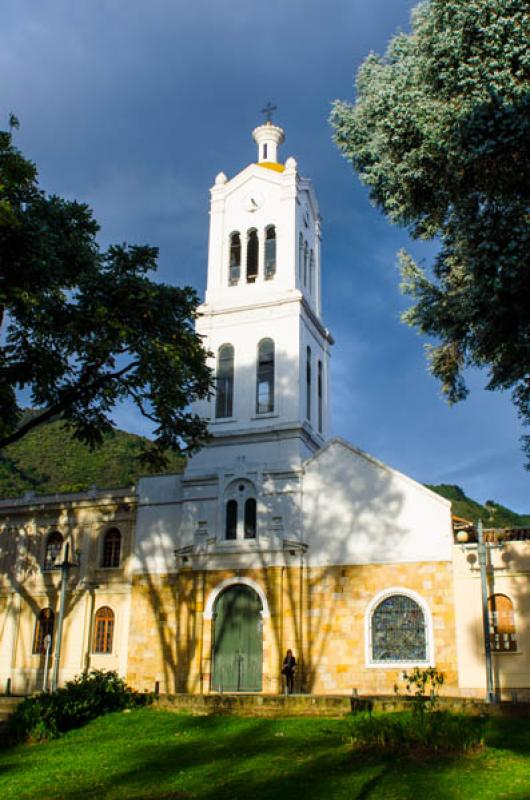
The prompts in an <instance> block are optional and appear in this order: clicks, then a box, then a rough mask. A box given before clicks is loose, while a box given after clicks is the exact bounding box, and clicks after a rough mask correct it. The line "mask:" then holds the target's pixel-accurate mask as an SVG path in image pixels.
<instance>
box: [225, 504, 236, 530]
mask: <svg viewBox="0 0 530 800" xmlns="http://www.w3.org/2000/svg"><path fill="white" fill-rule="evenodd" d="M225 539H237V500H229V501H228V503H227V504H226V530H225Z"/></svg>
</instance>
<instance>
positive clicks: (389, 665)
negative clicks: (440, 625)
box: [364, 586, 435, 669]
mask: <svg viewBox="0 0 530 800" xmlns="http://www.w3.org/2000/svg"><path fill="white" fill-rule="evenodd" d="M393 594H402V595H405V597H410V599H411V600H414V601H415V602H416V603H417V604H418V605H419V607H420V608H421V610H422V611H423V614H424V617H425V628H426V630H425V633H426V637H425V638H426V642H425V643H426V649H427V658H426V659H425V660H422V661H373V660H372V624H371V623H372V614H373V612H374V610H375V609H376V608H377V606H378V605H379V603H381V602H382V601H383V600H384V599H385V598H387V597H389V596H390V595H393ZM364 650H365V666H366V667H369V668H372V669H374V668H375V669H396V668H397V669H401V668H402V667H434V664H435V661H434V630H433V624H432V615H431V610H430V608H429V606H428V605H427V602H426V601H425V600H424V599H423V597H422V596H421V595H419V594H418V593H417V592H415V591H413V590H412V589H407V588H406V587H404V586H391V587H390V588H388V589H383V590H382V591H381V592H378V593H377V594H376V595H375V597H373V598H372V601H371V602H370V604H369V605H368V607H367V609H366V612H365V615H364Z"/></svg>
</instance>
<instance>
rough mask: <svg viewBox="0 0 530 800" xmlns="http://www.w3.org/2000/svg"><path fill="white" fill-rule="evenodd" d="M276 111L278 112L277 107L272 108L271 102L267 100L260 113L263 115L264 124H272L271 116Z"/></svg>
mask: <svg viewBox="0 0 530 800" xmlns="http://www.w3.org/2000/svg"><path fill="white" fill-rule="evenodd" d="M277 110H278V109H277V107H276V106H273V105H272V103H271V101H270V100H269V102H268V103H267V105H266V106H265V108H262V109H261V113H262V114H265V122H272V114H273V112H274V111H277Z"/></svg>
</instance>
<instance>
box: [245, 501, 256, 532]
mask: <svg viewBox="0 0 530 800" xmlns="http://www.w3.org/2000/svg"><path fill="white" fill-rule="evenodd" d="M255 538H256V499H255V498H254V497H249V498H248V500H246V501H245V539H255Z"/></svg>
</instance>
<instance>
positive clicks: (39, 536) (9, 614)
mask: <svg viewBox="0 0 530 800" xmlns="http://www.w3.org/2000/svg"><path fill="white" fill-rule="evenodd" d="M135 516H136V498H135V496H134V494H131V492H130V491H127V490H120V491H116V492H91V493H83V494H71V495H68V494H65V495H55V496H50V497H35V498H27V499H25V500H13V501H9V500H7V501H2V502H0V691H4V690H5V689H6V688H7V686H8V682H9V684H10V687H11V690H12V691H13V692H15V693H27V692H30V691H34V690H35V689H37V688H42V686H43V684H44V664H45V655H44V653H43V652H40V653H39V652H34V650H35V635H36V625H37V618H38V616H39V613H40V612H41V611H42V610H44V609H50V610H51V612H53V614H54V615H55V622H56V624H55V631H54V632H56V629H57V618H58V613H59V603H60V586H61V572H60V570H59V569H57V568H54V569H44V566H45V559H46V547H47V541H48V540H49V536H50V535H51V534H52V533H59V534H60V535H61V537H62V540H63V544H62V546H61V549H60V551H59V553H58V554H57V564H58V563H60V562H61V561H62V560H63V555H64V554H65V545H66V544H68V545H69V553H70V556H69V561H70V563H72V564H75V566H72V567H71V568H70V569H69V573H68V583H67V591H66V603H65V616H64V627H63V643H62V648H61V661H60V670H59V678H60V682H61V683H64V681H65V680H68V679H70V678H73V677H74V676H75V675H78V674H79V673H80V672H82V671H83V670H84V669H88V668H99V669H117V670H118V671H120V672H122V673H124V672H125V670H126V664H127V637H128V630H129V613H130V594H131V592H130V584H131V575H130V563H131V553H132V549H133V546H134V523H135ZM110 528H116V529H118V530H119V532H120V535H121V548H120V558H119V565H118V566H117V567H114V568H110V569H109V568H103V567H102V566H101V563H102V550H101V548H102V541H103V537H104V535H105V533H106V531H108V530H109V529H110ZM102 607H106V608H110V609H112V612H113V614H114V635H113V646H112V652H110V653H105V654H98V653H94V646H93V637H94V616H95V614H96V611H97V610H98V609H99V608H102ZM54 644H55V637H54V641H52V648H51V653H50V659H49V669H48V672H49V674H48V676H47V677H48V679H49V677H50V675H51V673H52V671H53V668H54V658H55V656H54Z"/></svg>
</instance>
